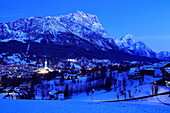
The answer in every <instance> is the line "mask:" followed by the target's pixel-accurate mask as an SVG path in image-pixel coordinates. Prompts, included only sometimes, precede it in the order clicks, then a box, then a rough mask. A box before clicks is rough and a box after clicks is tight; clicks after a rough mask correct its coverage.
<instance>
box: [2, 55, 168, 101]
mask: <svg viewBox="0 0 170 113" xmlns="http://www.w3.org/2000/svg"><path fill="white" fill-rule="evenodd" d="M0 61H1V64H0V95H1V96H0V97H2V98H3V99H33V100H64V99H70V98H72V96H76V95H79V94H81V93H86V94H87V96H89V95H91V94H93V93H94V92H99V91H101V90H105V91H113V92H115V94H116V97H117V98H116V99H117V100H119V99H121V98H122V99H130V98H134V97H136V96H135V94H133V90H135V93H136V92H137V90H138V91H139V92H140V86H142V85H146V84H148V85H150V84H152V85H151V87H150V88H149V91H151V92H152V93H151V94H150V95H155V94H157V92H158V86H164V87H167V88H169V87H170V62H167V61H164V62H163V61H162V62H159V63H154V64H152V63H150V62H147V63H143V62H138V61H125V62H121V63H120V62H115V61H111V60H108V59H102V60H101V59H100V60H99V59H87V58H83V57H82V58H75V59H61V60H59V61H55V62H53V60H52V59H49V58H47V57H46V56H44V57H41V58H40V57H37V56H36V55H32V56H30V55H27V54H24V53H23V54H9V53H2V54H1V55H0ZM146 90H148V89H146ZM136 95H137V93H136ZM143 96H147V95H145V94H143Z"/></svg>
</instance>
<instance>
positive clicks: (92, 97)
mask: <svg viewBox="0 0 170 113" xmlns="http://www.w3.org/2000/svg"><path fill="white" fill-rule="evenodd" d="M93 94H94V89H92V95H91V102H93Z"/></svg>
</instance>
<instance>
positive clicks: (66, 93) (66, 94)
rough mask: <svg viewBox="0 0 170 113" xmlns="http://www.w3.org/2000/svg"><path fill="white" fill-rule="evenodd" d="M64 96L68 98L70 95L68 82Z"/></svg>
mask: <svg viewBox="0 0 170 113" xmlns="http://www.w3.org/2000/svg"><path fill="white" fill-rule="evenodd" d="M64 97H66V98H68V97H69V94H68V84H66V88H65V91H64Z"/></svg>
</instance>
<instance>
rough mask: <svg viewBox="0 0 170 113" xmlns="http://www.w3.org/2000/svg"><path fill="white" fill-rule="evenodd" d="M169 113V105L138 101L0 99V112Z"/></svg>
mask: <svg viewBox="0 0 170 113" xmlns="http://www.w3.org/2000/svg"><path fill="white" fill-rule="evenodd" d="M109 112H110V113H117V112H119V113H169V112H170V106H166V105H162V104H147V103H145V104H144V103H138V102H112V103H111V102H89V101H83V100H78V99H73V100H72V99H70V100H64V101H55V100H1V102H0V113H109Z"/></svg>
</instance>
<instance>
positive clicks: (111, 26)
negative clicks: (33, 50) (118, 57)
mask: <svg viewBox="0 0 170 113" xmlns="http://www.w3.org/2000/svg"><path fill="white" fill-rule="evenodd" d="M77 10H80V11H83V12H85V13H90V14H94V15H96V16H97V17H98V18H99V21H100V22H101V24H102V25H103V27H104V28H105V30H106V31H107V32H108V33H109V34H110V35H111V36H114V37H116V38H121V37H123V36H124V35H126V34H127V33H131V34H132V35H134V37H135V39H136V40H137V41H143V42H144V43H146V44H147V45H148V46H149V47H150V48H151V49H153V50H154V51H156V52H159V51H162V50H164V51H170V0H0V22H1V23H2V22H9V21H15V20H17V19H19V18H26V17H44V16H57V15H65V14H69V13H74V12H76V11H77Z"/></svg>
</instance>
